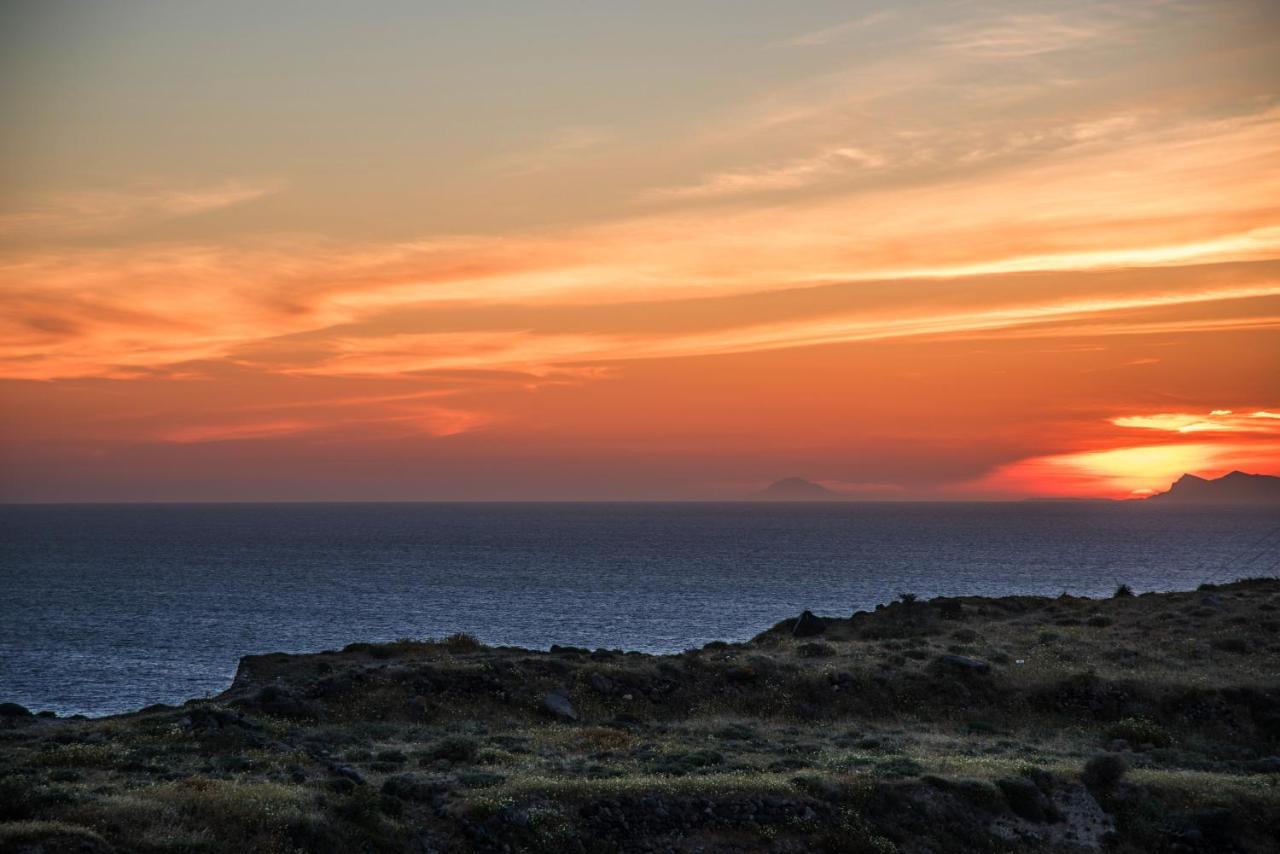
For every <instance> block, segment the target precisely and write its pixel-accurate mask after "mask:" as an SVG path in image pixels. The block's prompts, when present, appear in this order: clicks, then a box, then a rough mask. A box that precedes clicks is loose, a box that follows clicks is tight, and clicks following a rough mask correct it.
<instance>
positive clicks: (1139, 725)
mask: <svg viewBox="0 0 1280 854" xmlns="http://www.w3.org/2000/svg"><path fill="white" fill-rule="evenodd" d="M1107 738H1108V739H1116V738H1118V739H1123V740H1125V741H1127V742H1129V743H1130V744H1132V745H1135V746H1137V745H1143V744H1149V745H1151V746H1152V747H1169V746H1170V745H1171V744H1173V736H1172V735H1170V734H1169V731H1168V730H1166V729H1165V728H1164V727H1162V726H1160V724H1158V723H1156V722H1155V721H1153V720H1151V719H1149V718H1122V719H1121V720H1119V721H1116V722H1115V723H1114V724H1112V725H1111V728H1110V729H1108V730H1107Z"/></svg>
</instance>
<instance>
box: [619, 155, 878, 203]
mask: <svg viewBox="0 0 1280 854" xmlns="http://www.w3.org/2000/svg"><path fill="white" fill-rule="evenodd" d="M887 163H888V160H887V158H885V157H884V156H882V155H880V154H876V153H873V152H870V151H865V150H863V149H861V148H855V147H852V146H842V147H839V148H831V149H828V150H826V151H823V152H821V153H819V154H816V155H814V156H812V157H804V158H798V159H795V160H790V161H787V162H786V163H782V164H779V165H773V166H763V167H760V168H756V169H744V170H738V171H732V172H718V173H716V174H714V175H710V176H707V177H706V178H704V179H702V180H701V181H699V182H697V183H695V184H690V185H688V186H683V187H660V188H658V189H654V190H650V191H648V192H647V193H645V194H644V196H643V198H645V199H648V200H673V199H676V200H695V199H709V198H723V197H726V196H742V195H750V194H753V193H766V192H774V191H778V190H795V189H798V188H801V187H809V186H812V185H814V184H817V183H820V182H822V181H824V180H826V179H830V178H838V177H840V176H841V175H844V174H846V173H848V172H851V171H855V170H859V171H861V170H876V169H881V168H883V167H884V166H885V165H886V164H887Z"/></svg>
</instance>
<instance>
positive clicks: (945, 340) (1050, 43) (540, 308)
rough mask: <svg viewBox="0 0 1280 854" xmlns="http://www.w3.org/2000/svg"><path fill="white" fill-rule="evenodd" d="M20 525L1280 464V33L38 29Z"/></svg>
mask: <svg viewBox="0 0 1280 854" xmlns="http://www.w3.org/2000/svg"><path fill="white" fill-rule="evenodd" d="M0 101H2V103H3V109H4V115H5V122H4V125H5V129H4V131H3V132H2V133H0V293H2V294H3V299H2V301H0V377H2V378H3V379H0V415H3V419H2V421H0V455H2V456H0V467H2V468H0V499H3V500H8V501H117V500H134V501H136V500H141V501H151V500H155V501H168V500H365V499H368V500H383V499H466V500H471V499H721V498H737V497H742V496H744V495H748V494H750V493H752V492H753V491H755V490H758V489H760V488H762V487H763V486H764V485H765V484H767V483H768V482H770V481H773V480H776V479H778V478H782V477H786V476H792V475H797V476H803V477H806V478H809V479H811V480H815V481H819V482H821V483H823V484H825V485H827V486H828V487H830V488H832V489H834V490H837V491H840V492H844V493H847V494H849V495H853V496H858V497H865V498H886V499H903V498H925V499H964V498H976V499H996V498H1018V497H1024V496H1030V495H1044V496H1102V497H1128V496H1133V495H1143V494H1147V493H1148V492H1149V491H1151V490H1157V491H1158V490H1162V489H1165V488H1167V486H1168V484H1169V483H1170V482H1171V481H1172V480H1174V479H1176V478H1177V477H1178V476H1179V475H1180V474H1182V473H1183V472H1195V473H1199V474H1202V475H1217V474H1221V473H1225V472H1227V471H1230V470H1232V469H1237V468H1239V469H1244V470H1246V471H1253V472H1259V473H1270V474H1280V3H1276V2H1274V0H1252V2H1236V0H1212V2H1181V0H1133V2H1112V3H1089V2H1080V0H1070V2H1066V1H1065V0H1064V2H1057V3H1036V2H1026V0H1006V1H1005V2H941V0H938V2H910V0H908V1H907V2H903V1H902V0H898V1H897V2H883V3H865V2H864V3H850V2H840V3H837V2H799V1H797V2H787V3H782V2H776V0H767V2H766V0H715V2H712V0H681V2H666V0H647V2H609V0H599V2H585V0H579V1H578V2H553V0H537V2H532V0H512V2H496V0H495V2H476V0H468V2H462V0H459V2H440V0H437V1H436V2H422V1H421V0H419V1H418V2H409V0H395V2H388V0H383V2H378V3H362V2H355V1H354V0H348V1H347V2H338V0H306V1H305V2H303V0H293V2H284V0H280V2H270V3H263V2H261V0H217V2H213V0H208V2H182V3H174V2H170V0H153V1H152V2H141V1H140V0H117V1H116V2H84V0H81V2H70V0H21V1H16V0H8V2H5V3H3V4H2V5H0Z"/></svg>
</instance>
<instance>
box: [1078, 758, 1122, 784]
mask: <svg viewBox="0 0 1280 854" xmlns="http://www.w3.org/2000/svg"><path fill="white" fill-rule="evenodd" d="M1128 770H1129V763H1127V762H1125V761H1124V757H1122V756H1118V755H1116V754H1114V753H1099V754H1098V755H1097V756H1095V757H1093V758H1092V759H1090V760H1089V761H1088V762H1086V763H1085V764H1084V771H1083V772H1082V773H1081V775H1080V777H1081V779H1082V780H1084V784H1085V785H1086V786H1088V787H1089V788H1090V789H1092V790H1094V791H1097V792H1105V791H1106V790H1108V789H1110V788H1111V787H1112V786H1114V785H1115V784H1116V783H1119V782H1120V778H1121V777H1123V776H1124V775H1125V772H1126V771H1128Z"/></svg>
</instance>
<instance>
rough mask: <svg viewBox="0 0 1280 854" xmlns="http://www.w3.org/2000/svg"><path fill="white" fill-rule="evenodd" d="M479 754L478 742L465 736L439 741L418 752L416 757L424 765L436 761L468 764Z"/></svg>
mask: <svg viewBox="0 0 1280 854" xmlns="http://www.w3.org/2000/svg"><path fill="white" fill-rule="evenodd" d="M479 752H480V742H479V741H477V740H476V739H474V738H471V737H470V736H466V735H451V736H448V737H446V738H442V739H440V740H439V741H437V742H436V743H435V744H433V745H431V746H430V747H428V748H426V749H425V750H423V751H422V752H420V753H419V754H418V756H419V758H420V760H421V761H422V762H424V763H429V762H434V761H435V760H437V759H447V760H448V761H450V762H470V761H472V760H474V759H475V758H476V755H477V754H478V753H479Z"/></svg>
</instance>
